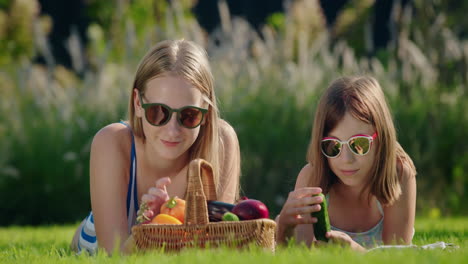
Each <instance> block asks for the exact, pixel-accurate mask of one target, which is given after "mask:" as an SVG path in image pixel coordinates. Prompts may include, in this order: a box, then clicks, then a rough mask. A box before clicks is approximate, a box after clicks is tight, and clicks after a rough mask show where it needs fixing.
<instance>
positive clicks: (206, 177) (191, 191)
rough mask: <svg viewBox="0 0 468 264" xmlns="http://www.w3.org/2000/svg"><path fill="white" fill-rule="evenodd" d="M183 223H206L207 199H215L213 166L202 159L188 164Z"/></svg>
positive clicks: (207, 221)
mask: <svg viewBox="0 0 468 264" xmlns="http://www.w3.org/2000/svg"><path fill="white" fill-rule="evenodd" d="M185 200H186V203H185V204H186V208H185V221H184V224H186V225H189V224H208V223H209V219H208V207H207V204H206V201H207V200H217V195H216V186H215V183H214V175H213V168H212V167H211V164H210V163H209V162H207V161H206V160H203V159H194V160H192V161H191V162H190V164H189V169H188V185H187V194H186V199H185Z"/></svg>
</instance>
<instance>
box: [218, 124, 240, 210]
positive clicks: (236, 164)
mask: <svg viewBox="0 0 468 264" xmlns="http://www.w3.org/2000/svg"><path fill="white" fill-rule="evenodd" d="M219 125H220V137H221V141H222V146H221V150H222V156H221V157H222V158H221V160H220V184H221V190H223V191H222V192H221V193H219V194H218V200H220V201H223V202H226V203H234V202H235V200H236V198H237V196H238V195H239V178H240V148H239V140H238V139H237V134H236V131H234V129H233V128H232V126H230V125H229V124H228V123H227V122H226V121H224V120H220V122H219Z"/></svg>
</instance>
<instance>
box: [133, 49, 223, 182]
mask: <svg viewBox="0 0 468 264" xmlns="http://www.w3.org/2000/svg"><path fill="white" fill-rule="evenodd" d="M164 74H172V75H175V76H180V77H182V78H184V79H186V80H187V81H189V82H190V83H191V84H192V85H194V86H195V87H196V88H197V89H199V90H200V92H201V93H202V96H203V99H204V101H206V102H207V103H208V105H209V106H208V113H207V114H206V115H205V123H204V124H203V125H202V126H201V127H200V133H199V135H198V138H197V139H196V140H195V142H194V143H193V145H192V146H191V147H190V150H189V151H190V160H193V159H195V158H202V159H205V160H206V161H208V162H209V163H211V165H212V166H213V170H214V175H215V183H216V186H217V187H219V173H220V161H219V159H220V155H219V151H220V135H219V118H220V117H219V110H218V106H217V103H216V96H215V91H214V80H213V75H212V73H211V69H210V65H209V63H208V57H207V54H206V51H205V50H204V49H203V48H201V47H200V46H198V45H197V44H195V43H194V42H191V41H188V40H165V41H162V42H159V43H158V44H156V45H155V46H154V47H153V48H152V49H151V50H150V51H149V52H148V53H147V54H146V55H145V56H144V57H143V59H142V60H141V62H140V64H139V66H138V69H137V71H136V74H135V80H134V82H133V87H132V89H131V93H130V94H131V95H130V101H129V106H128V115H129V123H130V126H131V127H132V130H133V133H134V135H135V136H137V137H141V138H142V139H143V140H145V138H146V137H145V134H144V132H143V125H142V119H141V118H139V117H137V116H136V115H135V107H134V101H133V89H137V90H138V91H140V92H141V93H142V94H144V92H145V89H146V84H147V82H148V81H149V80H151V79H154V78H157V77H160V76H162V75H164Z"/></svg>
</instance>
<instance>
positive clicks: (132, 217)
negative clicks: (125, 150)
mask: <svg viewBox="0 0 468 264" xmlns="http://www.w3.org/2000/svg"><path fill="white" fill-rule="evenodd" d="M120 123H121V124H124V125H125V126H127V127H128V128H130V131H131V133H132V149H131V152H130V177H129V180H128V190H127V219H128V228H129V230H131V227H132V226H133V225H135V223H136V212H137V211H138V209H139V206H138V188H137V177H136V175H137V165H136V151H135V139H134V135H133V131H132V130H131V127H130V126H129V125H128V124H127V123H125V122H123V121H120Z"/></svg>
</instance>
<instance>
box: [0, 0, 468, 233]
mask: <svg viewBox="0 0 468 264" xmlns="http://www.w3.org/2000/svg"><path fill="white" fill-rule="evenodd" d="M353 2H355V3H354V4H353V5H350V6H348V7H347V8H346V9H345V10H344V11H343V12H342V13H341V14H340V16H339V17H338V20H337V23H336V24H335V26H334V28H332V29H331V30H330V31H328V30H327V29H326V27H325V24H324V21H323V20H322V19H321V17H322V14H321V10H320V9H319V8H318V5H317V1H299V0H298V1H295V2H294V5H292V6H291V8H290V9H289V10H288V11H287V12H286V13H285V14H275V15H274V16H273V17H272V18H271V19H269V20H268V21H270V23H272V24H271V26H270V25H266V26H265V27H264V29H263V30H262V36H259V35H258V33H256V32H255V31H254V30H252V29H251V28H250V27H249V26H248V24H247V23H246V22H245V21H244V20H242V19H239V18H235V17H230V16H229V14H228V13H224V15H223V24H222V27H220V28H219V29H218V30H216V31H215V32H214V33H213V34H212V35H211V36H209V37H208V36H207V35H206V33H204V32H203V30H202V29H201V28H200V26H199V25H198V23H197V22H196V20H195V19H194V17H193V15H192V14H191V13H190V7H191V5H192V4H193V3H192V2H191V1H173V2H172V3H173V4H171V5H168V4H161V1H150V0H135V1H119V2H118V3H119V5H113V4H111V3H107V4H106V3H104V2H102V1H89V15H90V17H92V18H93V21H94V23H92V24H91V25H90V27H89V28H88V37H89V40H90V42H89V43H88V45H87V46H86V47H84V49H80V48H78V47H79V43H77V42H76V40H75V41H74V40H73V38H71V39H70V41H69V49H70V50H71V51H72V52H75V53H76V54H79V55H82V56H84V57H85V58H87V59H88V65H89V67H88V68H86V70H85V72H84V74H83V75H82V76H80V77H78V76H77V75H76V74H74V72H73V71H72V70H69V69H65V68H63V67H61V66H58V65H53V64H47V66H44V65H37V64H34V63H33V59H34V57H35V56H37V55H39V54H40V55H42V56H44V57H46V61H53V59H52V58H50V55H49V54H50V50H48V49H49V47H48V46H47V45H46V44H47V43H46V42H45V41H44V40H45V39H46V37H47V35H48V34H49V32H50V28H51V27H52V26H53V23H54V22H53V21H51V20H50V18H48V17H44V16H42V17H39V16H38V14H37V12H34V9H32V11H31V6H34V4H37V1H36V0H21V1H20V0H10V1H1V2H0V8H1V9H0V22H2V23H0V43H1V44H0V200H1V201H2V202H1V203H0V213H1V215H2V217H1V218H0V225H10V224H29V225H36V224H44V223H63V222H74V221H77V220H79V219H81V218H83V217H84V216H85V215H86V213H87V212H88V211H89V210H90V202H89V179H88V170H89V164H88V163H89V148H90V143H91V140H92V138H93V136H94V134H95V133H96V132H97V131H98V130H99V129H100V128H101V127H103V126H105V125H107V124H108V123H111V122H117V121H119V120H120V119H125V118H126V108H127V97H128V96H129V93H130V89H131V83H132V79H133V77H134V76H133V75H134V72H135V70H136V66H137V63H138V61H139V60H140V58H141V57H142V56H143V55H144V53H145V52H146V51H147V50H148V49H149V48H150V47H151V46H152V45H153V44H154V43H156V42H157V41H159V40H163V39H166V38H185V39H190V40H194V41H196V42H197V43H199V44H201V45H203V46H204V47H205V48H206V49H207V51H208V53H209V55H210V60H211V65H212V70H213V73H214V76H215V79H216V80H215V81H216V89H217V95H218V97H219V101H220V108H221V112H222V116H223V117H224V118H225V119H226V120H228V122H230V123H231V124H232V125H233V127H234V128H235V129H236V131H237V133H238V137H239V141H240V144H241V151H242V182H241V185H242V189H243V194H244V195H246V196H249V197H252V198H256V199H260V200H262V201H264V202H265V203H266V204H267V206H268V207H269V208H270V211H271V215H272V216H274V215H275V214H276V213H278V212H279V210H280V208H281V205H282V203H283V202H284V199H285V197H286V196H287V194H288V192H289V191H290V190H292V188H293V186H294V183H295V178H296V176H297V173H298V172H299V170H300V169H301V168H302V166H304V165H305V153H306V149H307V146H308V141H309V137H310V131H311V128H312V127H311V126H312V118H313V114H314V110H315V106H316V103H317V100H318V97H319V95H320V94H321V92H322V91H323V90H324V89H325V88H326V87H327V85H328V84H329V83H330V82H331V81H332V80H333V79H336V78H337V77H340V76H342V75H346V74H371V75H373V76H375V77H376V78H377V79H378V80H379V81H380V82H381V85H382V87H383V88H384V90H385V93H386V95H387V98H388V102H389V104H390V105H391V108H392V110H393V114H394V120H395V124H396V127H397V132H398V137H399V141H400V143H401V144H402V146H403V147H404V148H405V150H406V151H407V152H408V153H409V154H410V156H411V157H412V158H413V160H414V162H415V165H416V167H417V170H418V176H417V181H418V201H417V206H418V207H417V210H418V211H417V213H418V215H421V214H432V215H440V214H442V215H461V214H466V212H468V210H467V209H468V205H467V204H468V203H466V202H467V201H468V189H467V188H468V179H467V173H468V155H467V151H466V149H468V143H467V142H468V141H467V140H466V138H467V135H468V133H467V131H468V100H467V97H468V95H467V90H468V88H467V87H468V86H467V84H468V81H467V80H468V41H467V40H466V30H464V29H463V27H462V25H463V23H462V22H460V23H459V24H457V23H456V21H464V20H463V15H460V13H461V12H462V10H451V9H449V8H448V7H449V5H448V4H445V3H440V1H414V2H413V3H412V4H411V5H410V7H407V8H400V9H398V6H396V7H395V8H396V9H395V10H397V11H396V12H395V14H394V15H395V21H396V22H395V28H396V34H397V35H396V38H395V40H394V41H393V42H392V43H390V44H389V46H388V48H387V49H385V50H380V51H379V52H378V53H377V54H375V55H374V56H368V54H366V53H365V50H366V46H365V45H366V44H365V43H366V42H365V41H364V40H365V39H366V37H368V36H366V33H365V32H362V31H363V30H362V28H363V27H365V24H366V23H368V21H369V19H370V15H369V14H371V13H372V7H371V6H370V5H369V4H368V2H369V1H353ZM163 3H165V2H163ZM461 5H465V4H461ZM221 7H226V6H225V5H223V2H221ZM360 10H364V11H360ZM435 10H437V12H435ZM99 11H102V12H99ZM19 14H21V15H19ZM311 14H313V15H311ZM15 21H16V22H15ZM12 29H14V30H12ZM21 32H23V33H21ZM350 32H354V33H352V34H350ZM20 33H21V34H20ZM1 45H3V46H1ZM83 50H84V53H80V52H82V51H83ZM48 56H49V57H48ZM79 57H80V56H78V58H79Z"/></svg>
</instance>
